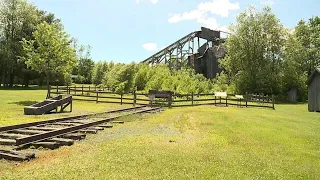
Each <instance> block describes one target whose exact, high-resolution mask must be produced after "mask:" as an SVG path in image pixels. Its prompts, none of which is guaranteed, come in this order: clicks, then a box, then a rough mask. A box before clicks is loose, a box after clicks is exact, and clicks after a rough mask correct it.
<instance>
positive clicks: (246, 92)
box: [246, 92, 248, 107]
mask: <svg viewBox="0 0 320 180" xmlns="http://www.w3.org/2000/svg"><path fill="white" fill-rule="evenodd" d="M246 107H248V92H246Z"/></svg>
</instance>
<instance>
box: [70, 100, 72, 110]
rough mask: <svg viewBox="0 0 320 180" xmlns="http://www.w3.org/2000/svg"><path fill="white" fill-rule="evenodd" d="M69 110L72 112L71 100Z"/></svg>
mask: <svg viewBox="0 0 320 180" xmlns="http://www.w3.org/2000/svg"><path fill="white" fill-rule="evenodd" d="M70 112H72V101H71V104H70Z"/></svg>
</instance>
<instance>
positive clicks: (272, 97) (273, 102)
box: [272, 94, 275, 110]
mask: <svg viewBox="0 0 320 180" xmlns="http://www.w3.org/2000/svg"><path fill="white" fill-rule="evenodd" d="M272 109H273V110H275V107H274V95H273V94H272Z"/></svg>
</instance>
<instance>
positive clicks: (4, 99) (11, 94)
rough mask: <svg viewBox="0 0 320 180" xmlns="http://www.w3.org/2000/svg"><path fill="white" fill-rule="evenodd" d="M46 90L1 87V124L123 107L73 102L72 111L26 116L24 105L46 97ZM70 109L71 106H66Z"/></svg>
mask: <svg viewBox="0 0 320 180" xmlns="http://www.w3.org/2000/svg"><path fill="white" fill-rule="evenodd" d="M46 94H47V91H46V90H17V89H11V90H1V89H0V126H6V125H12V124H19V123H26V122H32V121H40V120H46V119H53V118H58V117H64V116H74V115H79V114H87V113H89V112H102V111H107V110H110V109H117V108H122V107H124V106H120V105H119V104H96V103H95V102H82V101H81V102H80V101H74V102H73V112H72V113H62V114H61V113H60V114H50V115H43V116H24V115H23V107H24V106H28V105H31V104H34V103H37V102H41V101H43V100H44V99H45V97H46ZM66 111H69V107H67V108H66Z"/></svg>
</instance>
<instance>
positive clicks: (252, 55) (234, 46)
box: [221, 7, 286, 94]
mask: <svg viewBox="0 0 320 180" xmlns="http://www.w3.org/2000/svg"><path fill="white" fill-rule="evenodd" d="M230 30H231V35H230V36H229V38H228V40H227V42H226V47H227V50H228V55H227V56H226V57H225V58H224V59H223V60H221V66H222V67H223V69H224V73H225V74H224V75H226V76H227V77H228V79H227V81H228V82H230V83H232V84H234V86H235V91H237V92H238V93H245V92H259V93H261V92H262V93H266V94H278V93H280V90H281V89H280V88H279V87H280V84H281V79H280V78H279V77H280V74H281V67H282V66H281V65H282V63H283V59H282V54H283V46H284V43H285V38H286V36H285V29H284V28H283V26H282V25H281V24H280V22H279V19H277V18H276V16H275V15H274V14H273V13H271V9H270V8H269V7H266V8H264V9H263V10H262V12H256V10H255V9H254V8H252V7H250V8H249V9H248V10H247V11H245V12H243V13H241V14H240V15H239V16H238V18H237V22H236V23H235V24H234V25H232V26H231V27H230ZM230 85H231V84H230Z"/></svg>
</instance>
